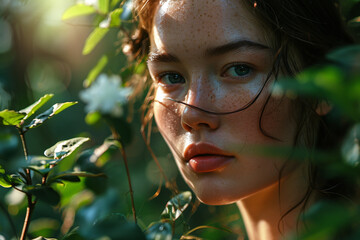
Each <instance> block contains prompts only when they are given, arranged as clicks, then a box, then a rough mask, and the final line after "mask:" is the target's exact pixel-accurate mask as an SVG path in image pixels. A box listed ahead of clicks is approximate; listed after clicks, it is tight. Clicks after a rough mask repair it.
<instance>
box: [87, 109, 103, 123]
mask: <svg viewBox="0 0 360 240" xmlns="http://www.w3.org/2000/svg"><path fill="white" fill-rule="evenodd" d="M100 120H101V113H99V112H89V113H88V114H86V116H85V122H86V123H87V124H88V125H94V124H96V123H98V122H99V121H100Z"/></svg>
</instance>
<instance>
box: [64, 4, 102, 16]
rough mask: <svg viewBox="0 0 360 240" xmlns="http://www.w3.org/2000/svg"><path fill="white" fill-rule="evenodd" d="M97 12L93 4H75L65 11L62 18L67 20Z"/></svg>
mask: <svg viewBox="0 0 360 240" xmlns="http://www.w3.org/2000/svg"><path fill="white" fill-rule="evenodd" d="M95 12H96V9H95V8H94V7H93V6H88V5H85V4H77V5H74V6H72V7H70V8H68V9H67V10H66V11H65V12H64V14H63V16H62V20H67V19H70V18H74V17H79V16H84V15H89V14H92V13H95Z"/></svg>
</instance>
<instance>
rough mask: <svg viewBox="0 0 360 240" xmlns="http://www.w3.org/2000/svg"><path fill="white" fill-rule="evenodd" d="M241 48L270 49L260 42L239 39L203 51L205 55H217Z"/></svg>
mask: <svg viewBox="0 0 360 240" xmlns="http://www.w3.org/2000/svg"><path fill="white" fill-rule="evenodd" d="M241 48H247V49H254V50H268V49H270V47H268V46H266V45H263V44H261V43H257V42H253V41H249V40H239V41H235V42H230V43H227V44H224V45H221V46H217V47H214V48H209V49H207V50H206V51H205V56H206V57H212V56H218V55H222V54H225V53H228V52H231V51H234V50H238V49H241Z"/></svg>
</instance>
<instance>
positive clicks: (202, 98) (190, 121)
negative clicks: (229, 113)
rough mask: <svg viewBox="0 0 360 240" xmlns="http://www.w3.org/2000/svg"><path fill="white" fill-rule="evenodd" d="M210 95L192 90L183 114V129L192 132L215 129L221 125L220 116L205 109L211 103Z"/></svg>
mask: <svg viewBox="0 0 360 240" xmlns="http://www.w3.org/2000/svg"><path fill="white" fill-rule="evenodd" d="M208 97H209V95H208V93H205V94H204V92H203V91H198V92H196V91H190V93H189V94H188V96H187V101H186V105H185V106H184V109H183V112H182V114H181V125H182V127H183V129H185V130H186V131H189V132H191V131H193V130H200V129H205V130H215V129H217V128H218V127H219V124H220V116H219V115H216V114H211V113H208V112H206V111H204V110H206V109H207V108H209V104H211V103H210V100H209V99H207V98H208Z"/></svg>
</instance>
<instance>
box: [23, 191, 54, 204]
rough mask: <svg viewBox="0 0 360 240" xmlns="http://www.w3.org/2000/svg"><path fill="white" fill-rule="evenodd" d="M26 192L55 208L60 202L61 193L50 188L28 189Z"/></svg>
mask: <svg viewBox="0 0 360 240" xmlns="http://www.w3.org/2000/svg"><path fill="white" fill-rule="evenodd" d="M26 191H27V192H28V193H31V194H33V195H34V196H36V197H37V198H38V199H39V200H40V201H43V202H45V203H48V204H50V205H53V206H55V205H57V204H58V203H59V201H60V195H59V193H58V192H56V191H55V190H54V189H52V188H51V187H48V186H36V187H28V188H27V189H26Z"/></svg>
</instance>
